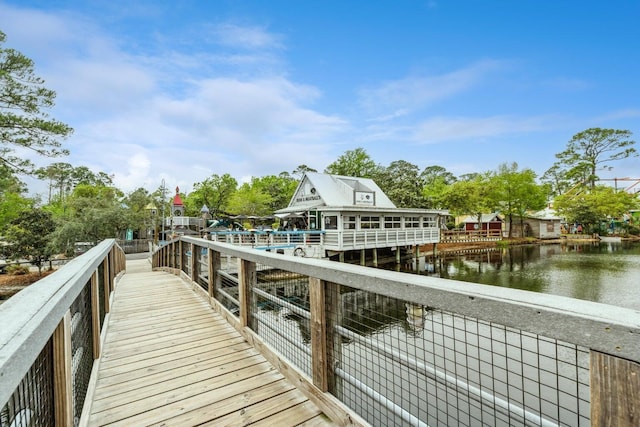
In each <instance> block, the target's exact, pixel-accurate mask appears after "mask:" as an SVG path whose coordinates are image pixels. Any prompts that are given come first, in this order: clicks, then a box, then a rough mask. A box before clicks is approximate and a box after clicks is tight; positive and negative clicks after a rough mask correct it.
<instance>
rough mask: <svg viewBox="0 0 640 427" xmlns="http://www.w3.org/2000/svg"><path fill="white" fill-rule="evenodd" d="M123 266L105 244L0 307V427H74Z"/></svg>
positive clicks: (118, 254)
mask: <svg viewBox="0 0 640 427" xmlns="http://www.w3.org/2000/svg"><path fill="white" fill-rule="evenodd" d="M124 268H125V259H124V252H123V251H122V249H120V248H119V247H118V246H117V245H116V243H115V240H106V241H103V242H102V243H100V244H99V245H97V246H95V247H93V248H92V249H90V250H89V251H87V252H86V253H85V254H83V255H81V256H79V257H77V258H75V259H73V260H71V261H70V262H68V263H67V264H66V265H65V266H64V267H63V268H61V269H59V270H58V271H56V272H54V273H52V274H50V275H48V276H46V277H44V278H43V279H41V280H39V281H38V282H36V283H34V284H32V285H31V286H29V287H27V288H26V289H24V290H22V291H20V292H19V293H18V294H16V295H14V296H13V297H11V298H10V299H9V300H7V301H6V302H4V303H3V304H2V305H0V325H1V326H0V427H5V426H12V427H13V426H40V425H42V426H45V425H57V426H71V425H78V422H79V420H80V418H81V414H82V410H83V407H84V400H85V396H86V393H87V388H88V386H89V378H90V376H91V370H92V368H93V362H94V360H95V359H97V358H98V357H99V356H100V343H101V340H100V331H101V328H102V326H103V325H104V322H105V319H106V316H107V313H108V312H109V306H110V296H111V293H112V292H113V289H114V286H115V282H116V277H117V276H118V273H120V272H121V271H123V270H124Z"/></svg>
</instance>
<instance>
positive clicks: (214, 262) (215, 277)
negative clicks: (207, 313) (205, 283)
mask: <svg viewBox="0 0 640 427" xmlns="http://www.w3.org/2000/svg"><path fill="white" fill-rule="evenodd" d="M208 251H209V287H208V289H209V298H218V289H220V280H221V278H220V275H219V274H218V271H219V270H220V252H217V251H214V250H213V249H208Z"/></svg>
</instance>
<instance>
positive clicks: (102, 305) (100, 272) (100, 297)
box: [98, 263, 107, 326]
mask: <svg viewBox="0 0 640 427" xmlns="http://www.w3.org/2000/svg"><path fill="white" fill-rule="evenodd" d="M104 289H105V286H104V264H103V263H100V265H99V266H98V310H99V311H100V326H103V325H104V318H105V316H106V315H107V313H105V311H106V308H105V297H104Z"/></svg>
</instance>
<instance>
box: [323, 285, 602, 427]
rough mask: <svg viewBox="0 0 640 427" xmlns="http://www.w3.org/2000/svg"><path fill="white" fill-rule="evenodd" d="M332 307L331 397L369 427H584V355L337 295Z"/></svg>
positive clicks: (346, 292)
mask: <svg viewBox="0 0 640 427" xmlns="http://www.w3.org/2000/svg"><path fill="white" fill-rule="evenodd" d="M334 292H336V291H335V290H334ZM334 301H335V299H334ZM339 305H340V307H337V308H336V307H327V310H328V312H330V313H332V318H333V322H335V323H334V324H335V325H337V330H338V332H339V333H340V335H341V336H342V339H341V340H340V342H341V344H340V345H337V346H335V345H334V354H333V356H332V358H333V363H332V364H333V366H335V367H336V373H337V375H338V377H339V380H338V381H337V384H336V389H335V391H334V393H335V394H336V395H337V396H338V397H339V398H340V399H341V400H342V401H343V402H345V403H346V404H347V405H348V406H350V407H351V408H352V409H354V410H355V411H357V412H358V413H359V414H361V416H363V417H364V418H365V419H366V420H367V421H368V422H370V423H371V424H372V425H385V426H403V425H428V426H450V425H459V426H520V425H539V426H551V425H568V426H588V425H590V422H589V416H590V414H589V412H590V405H589V393H590V390H589V351H588V350H587V349H585V348H580V347H577V346H575V345H572V344H568V343H564V342H560V341H557V340H553V339H549V338H545V337H542V336H539V335H534V334H529V333H526V332H523V331H520V330H515V329H512V328H509V327H505V326H503V325H497V324H492V323H488V322H484V321H480V320H477V319H473V318H469V317H466V316H461V315H456V314H453V313H450V312H446V311H443V310H439V309H435V308H431V307H425V306H417V305H413V304H410V303H407V302H404V301H399V300H396V299H393V298H388V297H384V296H381V295H376V294H371V293H367V292H364V291H358V290H353V289H348V288H345V287H342V290H341V292H340V304H339Z"/></svg>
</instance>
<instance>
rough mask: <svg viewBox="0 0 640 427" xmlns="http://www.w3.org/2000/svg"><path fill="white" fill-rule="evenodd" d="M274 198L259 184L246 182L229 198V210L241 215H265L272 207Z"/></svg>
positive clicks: (270, 212) (269, 212) (268, 213)
mask: <svg viewBox="0 0 640 427" xmlns="http://www.w3.org/2000/svg"><path fill="white" fill-rule="evenodd" d="M271 203H272V198H271V196H270V195H269V194H267V193H266V192H264V191H263V190H262V188H260V187H259V186H257V185H251V184H249V183H246V182H245V183H244V184H242V185H241V186H240V188H239V189H238V191H236V192H235V193H234V194H233V196H231V199H230V200H229V210H230V211H232V212H234V213H236V214H239V215H249V216H265V215H270V214H272V213H273V212H272V211H271V209H270V206H271Z"/></svg>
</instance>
